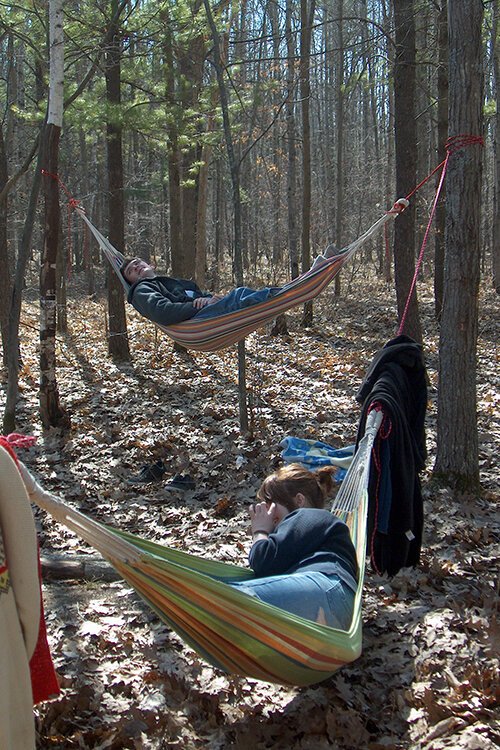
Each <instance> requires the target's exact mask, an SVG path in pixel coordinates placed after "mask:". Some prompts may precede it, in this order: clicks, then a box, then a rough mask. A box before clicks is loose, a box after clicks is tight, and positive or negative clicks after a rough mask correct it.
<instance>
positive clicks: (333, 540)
mask: <svg viewBox="0 0 500 750" xmlns="http://www.w3.org/2000/svg"><path fill="white" fill-rule="evenodd" d="M334 472H335V467H330V466H328V467H322V468H321V469H319V470H318V471H315V472H312V471H309V470H308V469H305V468H303V467H302V466H300V464H290V465H288V466H286V467H283V468H282V469H279V470H278V471H277V472H276V473H275V474H271V475H270V476H268V477H267V478H266V479H265V480H264V482H263V483H262V486H261V487H260V489H259V491H258V493H257V498H258V500H259V501H260V502H258V503H256V504H255V505H252V506H251V507H250V519H251V524H252V538H253V544H252V548H251V550H250V553H249V564H250V567H251V568H252V569H253V571H254V573H255V575H256V578H255V579H252V580H250V581H245V582H243V583H231V584H230V585H232V586H233V587H234V588H237V589H238V590H239V591H243V592H245V593H247V594H249V595H251V596H255V597H257V598H258V599H261V600H262V601H264V602H267V603H268V604H273V605H274V606H276V607H279V608H280V609H284V610H286V611H287V612H292V613H293V614H296V615H299V616H300V617H304V618H305V619H307V620H313V621H314V622H318V623H320V624H321V625H329V626H330V627H334V628H340V629H342V630H347V629H349V626H350V624H351V619H352V614H353V608H354V596H355V593H356V588H357V579H358V566H357V562H356V552H355V549H354V546H353V543H352V541H351V537H350V535H349V530H348V528H347V526H346V525H345V524H344V523H343V522H342V521H341V520H340V519H338V518H336V517H335V516H334V515H333V514H332V513H330V512H329V511H328V510H325V509H324V506H325V501H326V498H327V497H328V495H329V494H330V493H331V491H332V488H333V479H332V474H333V473H334Z"/></svg>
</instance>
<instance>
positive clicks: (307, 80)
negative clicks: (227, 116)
mask: <svg viewBox="0 0 500 750" xmlns="http://www.w3.org/2000/svg"><path fill="white" fill-rule="evenodd" d="M309 2H310V5H309V6H308V0H300V24H301V34H300V63H299V68H300V99H301V108H302V271H307V269H308V268H309V267H310V265H311V123H310V119H309V117H310V115H309V113H310V105H311V101H310V99H311V74H310V60H311V33H312V22H313V18H314V10H315V7H316V0H309ZM312 321H313V308H312V302H306V304H305V305H304V313H303V317H302V325H303V326H310V325H312Z"/></svg>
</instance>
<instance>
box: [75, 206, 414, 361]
mask: <svg viewBox="0 0 500 750" xmlns="http://www.w3.org/2000/svg"><path fill="white" fill-rule="evenodd" d="M407 205H408V201H407V200H406V198H400V199H399V200H397V201H396V203H395V204H394V206H393V207H392V209H391V210H390V211H387V212H386V213H384V215H383V216H381V217H380V218H379V219H378V220H377V221H376V222H375V223H374V224H372V226H371V227H370V228H369V229H367V230H366V232H364V234H362V235H361V236H360V237H358V239H356V240H354V242H352V243H351V244H350V245H348V246H347V247H345V248H344V249H343V250H340V251H339V252H338V253H337V254H336V255H334V256H332V257H331V258H328V259H327V260H326V262H325V263H324V265H321V266H320V267H319V268H317V269H310V270H309V271H307V272H306V273H304V274H302V275H301V276H298V277H297V278H296V279H293V280H292V281H290V282H289V283H288V284H285V286H283V287H282V288H281V290H280V291H279V292H278V293H277V294H276V295H274V296H273V297H272V298H270V299H268V300H266V301H264V302H259V303H257V304H256V305H252V306H251V307H246V308H244V309H242V310H236V311H234V312H229V313H225V314H224V315H219V316H217V317H216V318H209V319H207V320H203V319H200V320H196V318H191V319H190V320H186V321H184V322H183V323H177V324H176V325H171V326H160V328H161V329H162V330H164V331H165V333H167V334H168V336H170V338H172V339H173V340H174V341H176V342H177V343H178V344H180V345H182V346H184V347H186V349H195V350H198V351H203V352H212V351H218V350H219V349H223V348H224V347H226V346H229V345H230V344H234V343H236V342H237V341H240V340H241V339H243V338H245V336H248V334H249V333H252V332H253V331H255V330H257V328H259V327H260V326H263V325H265V324H266V323H269V322H270V321H271V320H273V319H274V318H276V317H277V316H278V315H281V314H282V313H284V312H286V311H287V310H290V309H291V308H292V307H296V306H298V305H301V304H304V303H305V302H310V301H311V300H313V299H314V298H315V297H317V296H318V295H319V294H320V293H321V292H322V291H323V289H324V288H325V287H326V286H328V284H330V282H331V281H332V280H333V279H334V277H335V276H336V275H337V274H338V272H339V271H340V269H341V268H342V266H343V265H344V264H345V263H346V262H347V261H348V260H349V259H350V258H351V257H352V256H353V254H354V253H355V252H356V250H357V249H358V248H359V247H361V245H362V244H363V243H364V242H366V240H368V239H369V238H370V237H372V236H373V235H374V234H375V233H376V232H377V231H378V230H379V229H380V228H381V227H382V226H384V224H386V222H388V221H389V220H390V219H392V218H395V217H396V216H397V215H398V214H400V213H401V212H402V211H403V210H404V209H405V208H406V206H407ZM72 206H73V208H74V209H75V211H76V212H77V213H78V215H79V216H80V217H81V218H82V219H83V221H84V222H85V223H86V224H87V226H88V228H89V229H90V231H91V232H92V234H93V235H94V237H95V238H96V240H97V242H98V243H99V246H100V248H101V249H102V251H103V253H104V255H105V256H106V258H107V259H108V261H109V262H110V264H111V266H112V268H113V269H114V271H116V273H117V275H118V278H119V279H120V281H121V282H122V284H123V286H124V288H125V291H126V292H128V290H129V288H130V285H129V284H128V282H127V281H126V279H125V278H124V277H123V275H122V274H121V273H120V268H121V267H122V265H123V261H124V255H123V254H122V253H121V252H120V251H119V250H117V249H116V248H115V247H113V245H112V244H111V243H110V242H109V240H108V239H107V238H106V237H104V235H102V234H101V232H100V231H99V230H98V229H97V228H96V227H95V226H94V225H93V224H92V222H91V221H90V219H89V218H88V217H87V215H86V213H85V211H84V210H83V208H82V207H81V206H80V205H79V204H78V203H76V202H75V203H73V204H72Z"/></svg>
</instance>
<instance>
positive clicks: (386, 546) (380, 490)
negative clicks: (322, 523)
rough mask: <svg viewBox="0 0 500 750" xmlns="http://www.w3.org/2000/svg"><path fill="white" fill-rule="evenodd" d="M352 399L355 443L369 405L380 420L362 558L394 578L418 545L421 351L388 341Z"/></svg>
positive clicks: (403, 339) (423, 401) (423, 400)
mask: <svg viewBox="0 0 500 750" xmlns="http://www.w3.org/2000/svg"><path fill="white" fill-rule="evenodd" d="M356 398H357V400H358V401H359V402H360V403H362V404H363V408H362V414H361V420H360V424H359V430H358V441H359V440H360V439H361V437H362V436H363V434H364V430H365V422H366V417H367V414H368V411H369V407H370V405H371V404H372V403H374V402H375V403H378V404H380V405H381V406H382V409H383V412H384V415H385V418H384V422H383V423H382V425H381V428H380V430H379V432H378V435H377V438H376V441H375V444H374V452H373V456H372V461H371V469H370V483H369V505H368V548H367V552H368V553H369V554H370V557H371V562H372V565H373V567H374V568H375V570H377V571H378V572H380V573H383V572H387V573H388V574H389V575H394V574H395V573H397V571H398V570H399V569H400V568H403V567H407V566H411V565H416V564H417V563H418V560H419V557H420V548H421V545H422V527H423V500H422V492H421V487H420V478H419V476H418V474H419V472H420V471H421V470H422V469H423V467H424V464H425V459H426V447H425V430H424V420H425V412H426V407H427V374H426V370H425V365H424V360H423V356H422V348H421V346H420V345H419V344H417V343H416V342H415V341H413V339H411V338H409V337H408V336H404V335H403V336H398V337H397V338H395V339H392V340H391V341H389V342H388V343H387V344H386V345H385V346H384V348H383V349H381V350H380V351H379V352H378V353H377V354H376V355H375V357H374V359H373V362H372V363H371V365H370V367H369V369H368V372H367V374H366V377H365V379H364V381H363V383H362V385H361V388H360V390H359V392H358V394H357V396H356Z"/></svg>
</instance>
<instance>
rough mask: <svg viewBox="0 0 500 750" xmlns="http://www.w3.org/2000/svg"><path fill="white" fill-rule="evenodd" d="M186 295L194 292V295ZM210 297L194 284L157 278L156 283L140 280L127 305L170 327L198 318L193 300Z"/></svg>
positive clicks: (161, 277) (167, 277) (153, 280)
mask: <svg viewBox="0 0 500 750" xmlns="http://www.w3.org/2000/svg"><path fill="white" fill-rule="evenodd" d="M186 292H193V295H192V296H190V295H187V294H186ZM211 296H212V295H210V294H205V293H204V292H202V291H201V289H200V288H199V286H198V285H197V284H195V283H194V281H187V280H185V279H173V278H170V277H169V276H155V277H154V278H153V279H139V281H136V282H135V284H132V286H131V287H130V289H129V291H128V294H127V301H128V302H130V303H131V304H132V305H133V306H134V307H135V309H136V310H137V311H138V312H140V313H141V315H144V317H145V318H148V319H149V320H152V321H153V323H160V324H161V325H164V326H169V325H173V324H174V323H181V322H182V321H183V320H189V319H190V318H192V317H193V316H194V315H196V313H197V312H198V310H197V308H196V307H194V305H193V299H196V298H197V297H211Z"/></svg>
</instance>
